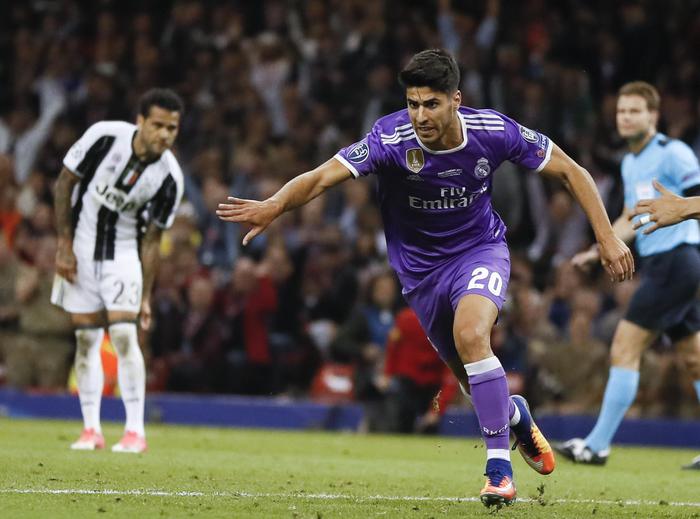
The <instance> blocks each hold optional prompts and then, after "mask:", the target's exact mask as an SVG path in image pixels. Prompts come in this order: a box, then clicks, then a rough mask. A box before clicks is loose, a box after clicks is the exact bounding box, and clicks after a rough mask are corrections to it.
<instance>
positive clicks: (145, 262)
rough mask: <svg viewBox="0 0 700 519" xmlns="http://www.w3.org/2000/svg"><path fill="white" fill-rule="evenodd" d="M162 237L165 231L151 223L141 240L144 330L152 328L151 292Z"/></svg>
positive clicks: (140, 317)
mask: <svg viewBox="0 0 700 519" xmlns="http://www.w3.org/2000/svg"><path fill="white" fill-rule="evenodd" d="M162 236H163V230H162V229H161V228H160V227H158V226H157V225H155V224H154V223H152V222H151V223H150V224H149V226H148V229H147V230H146V233H145V234H144V235H143V238H142V239H141V269H142V271H143V294H142V295H141V311H140V315H139V321H140V323H141V328H143V329H144V330H148V329H149V328H150V327H151V291H152V290H153V282H154V280H155V278H156V274H157V273H158V266H159V265H160V239H161V237H162Z"/></svg>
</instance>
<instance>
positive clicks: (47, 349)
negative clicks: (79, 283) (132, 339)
mask: <svg viewBox="0 0 700 519" xmlns="http://www.w3.org/2000/svg"><path fill="white" fill-rule="evenodd" d="M35 239H36V240H37V242H38V245H37V248H36V256H35V258H34V264H33V265H24V266H23V267H22V268H21V269H20V271H19V273H18V277H17V286H16V297H17V303H18V310H19V327H18V333H17V335H16V336H15V339H14V340H12V341H10V342H8V343H7V350H6V360H7V382H8V384H9V385H10V386H13V387H17V388H29V387H32V388H37V389H41V390H50V391H58V390H65V388H66V383H67V381H68V371H69V369H70V365H71V356H72V354H73V349H74V346H73V338H72V337H73V326H72V324H71V319H70V316H69V315H68V314H67V313H66V312H64V311H63V310H62V309H59V308H57V307H56V306H54V305H53V304H51V301H50V299H51V298H50V295H51V288H52V286H53V283H54V273H55V266H54V261H55V259H56V237H55V236H53V235H46V236H44V237H40V238H35Z"/></svg>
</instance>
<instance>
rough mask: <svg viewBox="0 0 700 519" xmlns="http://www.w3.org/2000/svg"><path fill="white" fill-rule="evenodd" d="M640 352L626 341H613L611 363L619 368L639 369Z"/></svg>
mask: <svg viewBox="0 0 700 519" xmlns="http://www.w3.org/2000/svg"><path fill="white" fill-rule="evenodd" d="M639 360H640V353H639V351H638V350H637V348H635V347H634V346H632V345H630V344H628V343H626V342H625V341H613V344H612V348H611V349H610V364H611V365H612V366H615V367H618V368H628V369H639Z"/></svg>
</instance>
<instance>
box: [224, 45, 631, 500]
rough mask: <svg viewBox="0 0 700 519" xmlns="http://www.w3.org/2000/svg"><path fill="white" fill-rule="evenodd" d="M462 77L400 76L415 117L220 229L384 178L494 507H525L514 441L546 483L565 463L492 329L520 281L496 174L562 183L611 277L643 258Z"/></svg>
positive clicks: (391, 216)
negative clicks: (478, 448)
mask: <svg viewBox="0 0 700 519" xmlns="http://www.w3.org/2000/svg"><path fill="white" fill-rule="evenodd" d="M459 77H460V76H459V68H458V66H457V63H456V62H455V60H454V58H453V57H452V56H450V55H449V54H448V53H447V52H445V51H443V50H439V49H433V50H425V51H422V52H419V53H418V54H416V55H415V56H413V58H412V59H411V60H410V62H409V63H408V65H406V67H405V68H404V69H403V70H402V71H401V73H400V74H399V82H400V83H401V85H402V86H403V87H404V88H405V89H406V101H407V105H408V107H407V109H404V110H401V111H399V112H396V113H393V114H390V115H387V116H385V117H382V118H381V119H379V120H378V121H377V122H376V123H375V125H374V127H373V128H372V131H371V132H370V133H369V134H368V135H367V136H366V137H365V138H364V139H362V140H361V141H359V142H357V143H355V144H352V145H351V146H348V147H346V148H343V149H342V150H340V151H339V152H338V153H337V154H336V155H335V156H334V157H333V158H331V159H330V160H328V161H327V162H325V163H324V164H322V165H320V166H319V167H317V168H316V169H314V170H311V171H308V172H306V173H304V174H302V175H299V176H297V177H296V178H294V179H292V180H291V181H289V182H288V183H287V184H286V185H285V186H283V187H282V189H280V190H279V191H278V192H277V193H276V194H274V195H273V196H271V197H270V198H268V199H266V200H263V201H256V200H243V199H239V198H235V197H229V199H228V201H227V203H222V204H220V205H219V209H218V210H217V214H218V216H219V218H221V219H222V220H226V221H231V222H245V223H248V224H249V225H251V226H252V228H251V230H250V231H249V232H248V234H246V236H245V237H244V238H243V244H244V245H245V244H247V243H248V242H249V241H250V240H251V239H252V238H254V237H255V236H257V235H258V234H260V233H261V232H263V231H264V230H265V228H266V227H267V226H268V225H269V224H270V223H271V222H272V221H273V220H274V219H275V218H277V217H278V216H279V215H281V214H282V213H283V212H285V211H288V210H291V209H294V208H297V207H299V206H301V205H304V204H306V203H307V202H309V201H310V200H312V199H313V198H315V197H317V196H318V195H320V194H321V193H323V192H324V191H326V190H327V189H329V188H330V187H332V186H334V185H336V184H339V183H341V182H343V181H345V180H348V179H350V178H353V177H354V178H357V177H361V176H366V175H368V174H370V173H374V174H375V175H377V178H378V193H379V203H380V209H381V213H382V217H383V221H384V232H385V235H386V240H387V245H388V252H389V262H390V263H391V266H392V267H393V269H394V270H395V271H396V273H397V274H398V277H399V279H400V281H401V285H402V288H403V294H404V297H405V298H406V300H407V301H408V303H409V305H410V306H411V307H412V308H413V310H414V311H415V312H416V314H417V315H418V317H419V319H420V321H421V324H422V326H423V328H424V330H425V332H426V333H427V335H428V337H429V338H430V340H431V343H432V344H433V345H434V347H435V348H436V350H437V351H438V353H439V354H440V356H441V358H442V359H443V361H445V363H446V364H448V365H449V366H450V368H451V369H452V371H453V372H454V374H455V376H456V377H457V378H458V380H459V381H460V383H461V384H462V387H463V388H465V389H466V388H468V389H469V392H470V393H471V399H472V404H473V406H474V409H475V411H476V414H477V417H478V419H479V424H480V427H481V434H482V436H483V438H484V442H485V444H486V453H487V456H486V457H487V461H486V484H485V485H484V487H483V489H482V490H481V493H480V496H481V500H482V502H483V503H484V504H485V505H486V506H491V505H500V504H504V503H505V504H510V503H512V502H513V501H514V500H515V496H516V490H515V485H514V483H513V469H512V466H511V463H510V450H509V442H508V439H509V433H510V432H511V431H512V432H513V434H514V436H515V438H516V441H517V443H518V446H519V449H520V452H521V454H522V455H523V457H524V458H525V461H526V462H527V463H528V464H529V465H530V466H531V467H532V468H533V469H535V470H536V471H538V472H539V473H541V474H548V473H550V472H551V471H552V470H554V463H555V462H554V455H553V453H552V450H551V448H550V446H549V444H548V442H547V440H546V439H545V438H544V436H543V435H542V434H541V433H540V431H539V429H538V428H537V426H536V425H535V423H534V421H533V420H532V417H531V415H530V412H529V409H528V406H527V402H526V401H525V399H524V398H522V397H521V396H518V395H514V396H512V397H511V396H509V394H508V386H507V383H506V378H505V372H504V371H503V368H502V366H501V364H500V362H499V360H498V358H497V357H495V356H494V354H493V352H492V351H491V345H490V334H491V328H492V327H493V325H494V324H495V322H496V319H497V317H498V312H499V310H500V308H501V306H502V305H503V302H504V300H505V295H506V289H507V286H508V278H509V274H510V259H509V254H508V248H507V244H506V241H505V231H506V228H505V225H504V224H503V222H502V221H501V219H500V217H499V216H498V214H496V212H495V211H494V210H493V208H492V206H491V173H492V172H493V171H495V170H496V168H497V167H498V166H499V165H500V164H501V163H502V162H503V161H505V160H509V161H511V162H514V163H516V164H519V165H521V166H523V167H525V168H528V169H534V170H536V171H539V172H541V173H543V174H546V175H549V176H553V177H556V178H559V179H560V180H561V181H562V182H564V184H565V185H566V186H567V188H568V189H569V190H570V191H571V192H572V193H573V195H574V196H575V197H576V198H577V200H578V201H579V203H580V204H581V205H582V207H583V209H584V210H585V211H586V214H587V215H588V219H589V220H590V222H591V225H592V227H593V230H594V233H595V236H596V239H597V241H598V244H599V247H600V257H601V262H602V264H603V266H604V267H605V268H606V269H607V271H608V272H609V274H610V276H611V277H612V278H613V279H615V280H617V281H623V280H625V279H629V278H630V277H631V276H632V273H633V271H634V264H633V259H632V254H631V253H630V251H629V249H628V248H627V246H626V245H625V244H624V243H623V242H622V241H620V240H619V239H618V238H617V237H616V236H615V234H614V233H613V230H612V227H611V225H610V221H609V220H608V217H607V215H606V213H605V210H604V209H603V204H602V202H601V200H600V197H599V195H598V192H597V191H596V188H595V184H594V183H593V180H592V179H591V177H590V175H589V174H588V173H587V172H586V170H584V169H583V168H582V167H580V166H579V165H578V164H576V163H575V162H574V161H573V160H572V159H571V158H569V157H568V156H567V155H566V154H565V153H564V152H563V151H562V150H561V149H560V148H559V147H557V146H556V145H555V144H554V143H553V142H552V141H551V140H550V139H549V138H547V137H546V136H545V135H542V134H541V133H538V132H536V131H533V130H530V129H528V128H525V127H523V126H520V125H519V124H517V123H516V122H515V121H513V120H512V119H510V118H508V117H506V116H505V115H503V114H500V113H498V112H496V111H493V110H476V109H473V108H468V107H464V106H460V103H461V93H460V91H459V90H458V85H459Z"/></svg>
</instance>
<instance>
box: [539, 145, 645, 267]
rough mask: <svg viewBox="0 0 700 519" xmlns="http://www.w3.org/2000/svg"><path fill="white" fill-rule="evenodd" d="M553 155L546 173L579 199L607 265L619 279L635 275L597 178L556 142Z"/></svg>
mask: <svg viewBox="0 0 700 519" xmlns="http://www.w3.org/2000/svg"><path fill="white" fill-rule="evenodd" d="M553 146H554V149H553V150H552V157H551V159H550V161H549V162H548V163H547V165H546V166H545V167H544V168H543V169H542V173H544V174H546V175H548V176H552V177H556V178H558V179H560V180H561V181H562V182H563V183H564V185H565V186H566V187H567V189H568V190H569V191H570V192H571V194H572V195H573V196H574V197H575V198H576V200H578V202H579V204H581V207H583V210H584V211H585V212H586V215H587V216H588V221H589V222H590V223H591V226H592V227H593V232H594V233H595V237H596V241H597V242H598V253H599V254H600V261H601V263H602V264H603V267H604V268H605V269H606V270H607V271H608V273H609V274H610V276H611V278H612V279H614V280H616V281H624V280H626V279H631V278H632V274H633V273H634V259H633V258H632V253H631V252H630V250H629V248H628V247H627V245H626V244H625V243H624V241H623V240H621V239H620V238H618V237H617V235H616V234H615V231H614V230H613V227H612V225H611V224H610V220H608V215H607V214H606V212H605V208H604V207H603V201H602V200H601V199H600V195H599V194H598V190H597V189H596V186H595V182H593V179H592V178H591V176H590V175H589V174H588V171H586V170H585V169H584V168H582V167H581V166H579V165H578V164H577V163H576V162H575V161H574V160H573V159H572V158H571V157H569V156H568V155H567V154H566V153H564V152H563V151H562V150H561V148H559V146H557V145H556V144H554V145H553Z"/></svg>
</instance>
